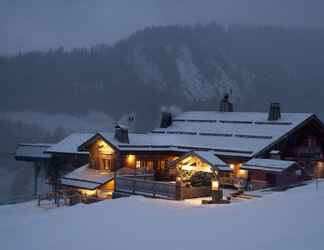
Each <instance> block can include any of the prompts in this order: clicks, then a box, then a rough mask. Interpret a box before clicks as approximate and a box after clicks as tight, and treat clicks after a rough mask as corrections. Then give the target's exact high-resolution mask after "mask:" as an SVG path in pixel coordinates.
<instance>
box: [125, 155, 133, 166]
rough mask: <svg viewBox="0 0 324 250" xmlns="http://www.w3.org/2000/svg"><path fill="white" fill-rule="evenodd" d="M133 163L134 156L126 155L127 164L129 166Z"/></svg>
mask: <svg viewBox="0 0 324 250" xmlns="http://www.w3.org/2000/svg"><path fill="white" fill-rule="evenodd" d="M134 161H135V155H128V156H127V162H128V163H129V164H132V163H134Z"/></svg>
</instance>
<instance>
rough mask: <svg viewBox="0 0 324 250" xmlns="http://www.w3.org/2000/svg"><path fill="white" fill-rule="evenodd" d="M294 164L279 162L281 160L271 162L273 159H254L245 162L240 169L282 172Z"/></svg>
mask: <svg viewBox="0 0 324 250" xmlns="http://www.w3.org/2000/svg"><path fill="white" fill-rule="evenodd" d="M295 164H296V162H295V161H281V160H273V159H257V158H254V159H252V160H250V161H248V162H246V163H245V164H244V165H243V166H242V167H241V168H242V169H246V170H263V171H270V172H282V171H284V170H286V169H288V168H290V167H291V166H293V165H295Z"/></svg>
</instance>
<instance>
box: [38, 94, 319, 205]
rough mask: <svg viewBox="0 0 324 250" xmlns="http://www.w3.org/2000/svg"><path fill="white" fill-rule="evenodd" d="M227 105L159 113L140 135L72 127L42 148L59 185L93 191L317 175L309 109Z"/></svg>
mask: <svg viewBox="0 0 324 250" xmlns="http://www.w3.org/2000/svg"><path fill="white" fill-rule="evenodd" d="M232 110H233V107H232V105H231V104H230V102H229V99H228V97H226V98H224V99H223V100H222V103H221V108H220V110H219V111H217V112H216V111H215V112H211V111H189V112H184V113H182V114H180V115H177V116H174V117H173V116H172V115H171V114H170V113H166V112H164V113H163V114H162V118H161V125H160V127H159V128H156V129H154V130H152V131H151V132H150V133H147V134H136V133H129V132H128V129H127V128H126V127H124V126H122V125H117V126H116V128H115V131H114V132H113V133H105V132H98V133H96V134H81V133H76V134H72V135H70V136H68V137H67V138H65V139H64V140H63V141H61V142H59V143H58V144H55V145H53V146H51V147H49V148H47V149H46V150H44V153H46V154H49V155H51V159H52V162H53V164H56V166H57V169H60V170H59V171H60V174H59V176H60V178H59V184H60V185H61V186H63V187H69V188H73V189H75V190H79V191H80V192H83V193H85V194H88V195H96V196H98V197H111V196H113V195H121V194H141V195H147V196H154V197H163V198H170V199H185V198H193V197H199V196H206V195H208V194H209V192H210V186H211V179H212V178H217V179H218V180H219V183H220V185H223V186H226V185H227V186H234V187H238V188H241V189H242V188H243V189H244V188H248V189H259V188H265V187H271V186H280V187H283V186H287V185H291V184H294V183H296V182H298V181H302V180H305V179H310V178H314V177H319V176H323V174H324V163H323V158H324V157H323V150H324V126H323V124H322V122H321V121H320V120H319V119H318V118H317V117H316V115H314V114H306V113H281V110H280V105H279V104H277V103H274V104H271V107H270V110H269V112H266V113H252V112H231V111H232ZM77 164H79V165H78V166H77ZM67 165H69V166H70V165H71V167H69V168H68V169H70V170H72V169H74V170H73V171H67V168H66V166H67ZM72 165H73V166H72ZM59 166H60V167H59ZM80 166H82V167H80ZM66 172H68V173H67V174H65V173H66Z"/></svg>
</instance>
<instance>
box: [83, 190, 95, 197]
mask: <svg viewBox="0 0 324 250" xmlns="http://www.w3.org/2000/svg"><path fill="white" fill-rule="evenodd" d="M80 192H81V193H82V194H83V195H86V196H93V195H95V194H96V193H97V191H96V190H88V189H80Z"/></svg>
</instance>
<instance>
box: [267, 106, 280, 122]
mask: <svg viewBox="0 0 324 250" xmlns="http://www.w3.org/2000/svg"><path fill="white" fill-rule="evenodd" d="M280 118H281V108H280V103H278V102H272V103H271V105H270V110H269V116H268V120H269V121H278V120H280Z"/></svg>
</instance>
